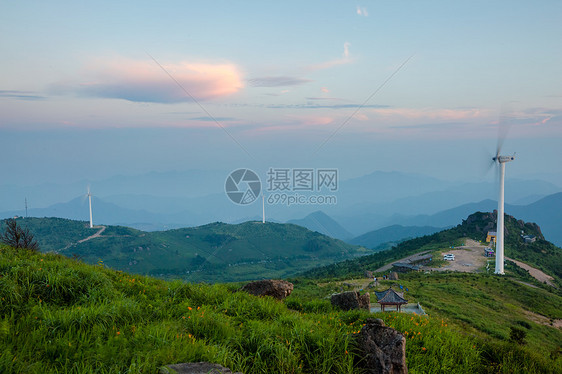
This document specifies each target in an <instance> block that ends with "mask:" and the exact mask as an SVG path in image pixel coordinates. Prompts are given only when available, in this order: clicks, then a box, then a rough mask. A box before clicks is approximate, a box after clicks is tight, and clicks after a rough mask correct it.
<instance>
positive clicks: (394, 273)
mask: <svg viewBox="0 0 562 374" xmlns="http://www.w3.org/2000/svg"><path fill="white" fill-rule="evenodd" d="M388 279H390V280H394V281H397V280H398V273H397V272H395V271H393V272H392V273H390V274H389V275H388Z"/></svg>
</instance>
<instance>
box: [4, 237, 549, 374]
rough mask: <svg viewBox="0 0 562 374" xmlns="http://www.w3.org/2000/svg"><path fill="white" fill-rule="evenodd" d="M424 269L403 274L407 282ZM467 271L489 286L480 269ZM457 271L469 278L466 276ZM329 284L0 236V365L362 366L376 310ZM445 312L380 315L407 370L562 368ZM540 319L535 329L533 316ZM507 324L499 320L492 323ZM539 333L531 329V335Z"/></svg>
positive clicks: (115, 368)
mask: <svg viewBox="0 0 562 374" xmlns="http://www.w3.org/2000/svg"><path fill="white" fill-rule="evenodd" d="M420 281H422V280H420V279H416V278H412V279H410V280H407V282H410V283H408V284H411V287H412V289H415V288H418V286H417V282H420ZM404 282H406V280H404ZM470 282H477V284H478V285H482V287H484V286H483V285H485V282H486V280H482V281H477V280H474V281H472V280H471V281H470ZM488 282H493V281H491V280H488ZM448 283H449V284H450V283H451V282H448ZM455 283H456V282H455ZM459 283H467V285H466V287H470V283H469V282H468V281H467V280H466V279H465V280H462V282H459ZM439 284H440V283H436V284H435V285H433V286H431V287H430V286H429V285H428V286H427V287H426V288H423V287H421V288H419V289H420V290H423V291H419V292H421V293H420V294H419V295H418V294H416V296H415V297H416V298H420V299H421V298H425V297H426V296H425V295H426V294H427V295H430V294H431V292H437V294H438V295H439V294H442V293H443V291H442V290H441V291H439V290H440V286H438V285H439ZM332 286H333V285H332ZM330 287H331V286H329V285H328V286H325V287H318V286H317V285H316V284H314V283H312V282H310V281H305V280H303V281H300V282H296V289H295V291H294V295H291V296H290V297H289V298H287V299H286V300H285V301H284V302H279V301H275V300H273V299H271V298H257V297H253V296H250V295H247V294H245V293H242V292H235V291H236V289H237V288H238V285H235V284H230V285H228V284H227V285H221V284H216V285H204V284H189V283H183V282H180V281H173V282H172V281H164V280H160V279H155V278H150V277H142V276H141V277H139V276H134V275H130V274H127V273H123V272H118V271H114V270H110V269H107V268H105V267H104V266H103V265H97V266H95V265H86V264H84V263H81V262H79V261H76V260H72V259H67V258H64V257H62V256H58V255H52V254H39V253H30V252H27V251H16V250H14V249H11V248H6V247H4V248H2V249H0V298H1V300H2V304H1V306H0V318H1V319H0V346H1V352H2V353H1V356H0V372H3V373H21V372H28V373H59V372H63V373H65V372H66V373H90V372H101V373H140V372H143V373H156V372H157V371H158V368H159V367H160V366H162V365H165V364H172V363H179V362H193V361H200V360H204V361H210V362H215V363H219V364H222V365H225V366H227V367H229V368H231V369H233V370H236V371H242V372H244V373H353V372H358V371H357V369H355V367H354V361H356V360H358V359H360V358H359V357H357V356H356V353H355V349H354V346H353V336H354V335H355V334H356V333H357V332H358V331H359V330H360V329H361V327H362V325H363V323H364V322H365V319H366V318H368V317H370V316H373V315H372V314H369V313H368V312H366V311H350V312H341V311H336V310H333V309H332V307H331V305H330V304H329V302H328V301H327V300H326V299H325V298H324V296H325V292H326V291H330ZM448 287H452V286H450V285H449V286H448ZM458 287H460V286H458ZM510 287H511V286H510ZM425 290H427V291H425ZM432 290H433V291H432ZM435 290H438V291H435ZM459 290H461V289H460V288H459ZM457 291H458V290H457ZM457 291H451V294H452V293H455V292H457ZM503 292H506V291H503ZM510 292H511V291H510ZM442 299H443V300H442V301H441V302H442V303H443V304H442V305H441V304H435V306H429V305H428V307H429V309H430V310H433V309H434V310H438V308H443V309H445V308H446V305H447V301H446V300H448V299H447V298H446V297H443V298H442ZM556 305H558V304H553V305H552V306H546V305H545V306H543V307H542V308H544V309H541V311H543V312H545V313H552V315H553V316H556V315H557V314H556V313H557V311H556V310H555V309H552V310H551V309H550V308H551V307H552V308H556V307H557V306H556ZM450 308H453V310H457V313H458V314H459V315H461V312H460V311H459V310H462V309H463V306H462V305H460V306H456V304H454V303H453V305H452V306H451V307H450ZM447 313H449V312H446V311H443V312H440V313H438V314H437V313H436V315H433V313H430V316H429V317H419V316H412V315H406V314H396V313H386V314H375V316H380V317H382V318H383V319H384V320H385V321H386V323H387V325H390V326H392V327H395V328H396V329H397V330H399V331H401V332H403V333H404V335H405V336H406V338H407V345H406V347H407V363H408V367H409V369H410V372H411V373H500V372H536V373H554V372H557V370H559V369H560V360H558V361H553V360H550V359H548V358H545V357H543V355H538V354H535V353H534V352H533V350H532V349H530V348H529V347H526V346H523V345H519V344H515V343H512V342H509V341H504V340H500V338H493V337H492V338H488V337H487V336H486V335H483V333H473V329H470V328H468V329H467V328H466V327H465V326H463V323H460V324H456V323H452V319H451V318H442V317H441V315H445V314H447ZM451 315H452V312H451ZM494 318H496V317H494ZM466 324H467V325H469V323H468V322H467V323H466ZM535 330H536V331H537V334H539V333H541V330H540V328H539V327H537V326H535V325H531V331H535ZM474 331H476V330H474ZM503 333H504V331H503V330H501V329H498V334H500V335H501V334H503ZM541 334H542V333H541ZM539 335H540V334H539ZM539 335H537V336H536V337H535V336H534V335H533V333H529V334H528V336H527V340H528V344H529V346H530V345H534V344H535V340H537V339H539V338H540V336H539ZM549 347H550V346H549ZM548 349H550V348H548ZM543 352H544V351H543ZM549 360H550V361H549Z"/></svg>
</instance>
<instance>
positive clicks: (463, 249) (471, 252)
mask: <svg viewBox="0 0 562 374" xmlns="http://www.w3.org/2000/svg"><path fill="white" fill-rule="evenodd" d="M484 248H486V246H485V245H483V244H480V243H479V242H477V241H475V240H472V239H466V240H465V245H463V246H460V247H455V249H451V250H449V251H447V253H452V254H454V255H455V260H454V261H448V262H447V264H446V265H444V266H443V267H440V268H431V270H436V271H447V270H449V271H460V272H464V273H476V272H478V271H482V268H483V267H485V266H486V260H487V259H488V258H487V257H484Z"/></svg>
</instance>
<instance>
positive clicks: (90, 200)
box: [87, 186, 94, 228]
mask: <svg viewBox="0 0 562 374" xmlns="http://www.w3.org/2000/svg"><path fill="white" fill-rule="evenodd" d="M87 196H88V201H89V202H90V228H93V227H94V221H93V219H92V193H91V192H90V186H88V194H87Z"/></svg>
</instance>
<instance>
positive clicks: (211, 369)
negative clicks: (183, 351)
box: [160, 362, 242, 374]
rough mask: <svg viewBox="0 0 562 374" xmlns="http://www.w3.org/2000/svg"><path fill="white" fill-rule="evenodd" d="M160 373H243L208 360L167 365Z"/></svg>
mask: <svg viewBox="0 0 562 374" xmlns="http://www.w3.org/2000/svg"><path fill="white" fill-rule="evenodd" d="M160 374H242V373H241V372H236V373H233V372H232V371H231V370H230V369H227V368H225V367H223V366H221V365H218V364H211V363H208V362H189V363H185V364H174V365H167V366H164V367H162V368H160Z"/></svg>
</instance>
